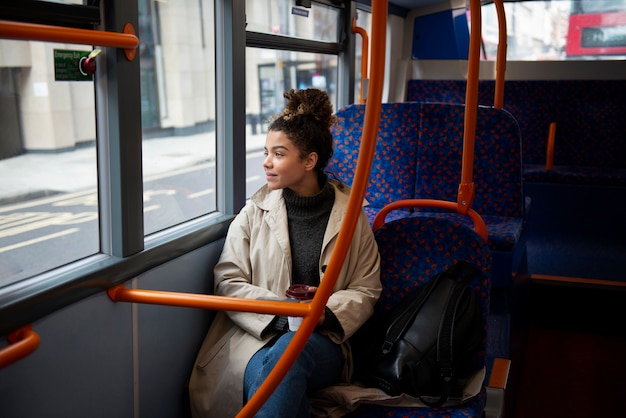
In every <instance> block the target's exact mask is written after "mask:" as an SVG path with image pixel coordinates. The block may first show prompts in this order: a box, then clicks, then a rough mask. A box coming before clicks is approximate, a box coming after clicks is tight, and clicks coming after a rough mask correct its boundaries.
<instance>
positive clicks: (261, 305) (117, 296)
mask: <svg viewBox="0 0 626 418" xmlns="http://www.w3.org/2000/svg"><path fill="white" fill-rule="evenodd" d="M107 293H108V295H109V298H110V299H111V300H112V301H114V302H131V303H145V304H151V305H167V306H178V307H183V308H199V309H217V310H223V311H240V312H257V313H264V314H278V315H285V316H306V315H307V313H308V312H309V306H308V305H309V304H307V303H291V302H279V301H271V300H255V299H241V298H231V297H226V296H216V295H200V294H196V293H182V292H166V291H160V290H144V289H128V288H126V287H124V285H118V286H115V287H112V288H110V289H109V290H107Z"/></svg>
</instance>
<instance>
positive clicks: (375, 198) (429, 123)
mask: <svg viewBox="0 0 626 418" xmlns="http://www.w3.org/2000/svg"><path fill="white" fill-rule="evenodd" d="M364 115H365V105H350V106H347V107H346V108H343V109H340V110H339V111H338V112H337V116H338V118H339V122H338V123H337V124H336V126H335V127H334V130H333V136H334V138H335V154H334V156H333V158H332V159H331V161H329V164H328V167H327V172H328V173H329V175H330V176H331V177H333V176H334V177H336V178H338V179H340V180H341V181H343V182H344V183H346V184H348V185H352V181H353V177H354V172H355V169H356V163H357V159H358V153H359V147H360V140H361V135H362V129H363V120H364ZM463 129H464V106H462V105H458V104H442V103H421V102H404V103H383V104H382V110H381V120H380V124H379V133H378V137H377V143H376V153H375V156H374V161H373V163H372V171H371V176H370V183H369V185H368V187H367V191H366V194H365V198H366V199H367V201H368V202H369V206H368V207H366V208H365V212H366V214H367V215H368V218H369V219H370V223H371V222H373V220H374V217H375V215H376V213H378V211H379V210H380V209H381V208H382V207H384V206H385V205H387V204H389V203H391V202H394V201H397V200H403V199H411V198H418V199H419V198H429V199H439V200H449V201H456V199H457V192H458V185H459V182H460V177H461V163H462V160H461V159H462V151H463ZM475 148H476V157H475V161H474V183H475V187H476V198H475V200H474V203H473V204H472V209H474V210H476V211H477V212H478V213H479V214H480V215H481V216H482V217H483V219H484V220H485V223H486V224H487V232H488V234H489V245H490V247H491V249H493V250H500V251H507V252H508V251H511V250H512V249H513V248H514V247H515V246H516V244H517V243H518V242H519V239H520V236H521V231H522V218H523V209H522V207H523V198H522V183H521V181H522V171H521V159H520V152H521V151H520V138H519V128H518V126H517V124H516V122H515V119H513V118H512V117H511V115H510V114H509V113H508V112H506V111H503V110H498V109H495V108H492V107H480V109H479V115H478V120H477V127H476V147H475ZM411 212H412V211H408V210H407V211H404V212H402V211H394V212H392V213H390V214H389V217H388V220H392V219H395V218H398V217H402V216H407V215H409V214H410V213H411ZM454 215H455V214H447V213H446V214H438V215H437V216H448V217H452V218H454V219H455V220H457V221H460V222H469V221H468V220H466V219H464V217H458V216H454Z"/></svg>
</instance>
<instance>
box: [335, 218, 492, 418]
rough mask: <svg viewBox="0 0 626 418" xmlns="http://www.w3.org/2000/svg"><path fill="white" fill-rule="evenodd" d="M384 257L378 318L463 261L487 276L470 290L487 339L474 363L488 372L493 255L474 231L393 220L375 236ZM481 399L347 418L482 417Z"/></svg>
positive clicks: (371, 410) (372, 410)
mask: <svg viewBox="0 0 626 418" xmlns="http://www.w3.org/2000/svg"><path fill="white" fill-rule="evenodd" d="M374 235H375V238H376V241H377V242H378V246H379V251H380V255H381V281H382V284H383V291H382V294H381V297H380V299H379V301H378V303H377V304H376V306H375V311H376V312H377V313H385V312H388V311H389V310H390V309H392V308H393V307H394V306H396V305H397V304H398V303H399V302H400V301H401V300H402V299H403V298H405V297H406V296H407V295H408V294H410V293H411V292H412V291H413V290H415V289H416V288H417V287H419V286H421V285H422V284H424V283H425V282H426V281H427V280H428V279H429V278H430V277H432V276H433V275H434V274H436V273H438V272H441V271H443V270H445V269H447V268H449V267H450V266H452V265H453V264H454V263H455V262H457V261H459V260H467V261H470V262H472V263H473V264H475V265H476V266H478V267H479V268H480V270H481V271H482V273H483V275H482V277H481V278H479V279H476V280H475V281H474V282H473V283H472V285H473V287H474V289H475V291H476V295H477V296H478V297H479V299H480V304H481V308H482V310H483V324H484V329H485V335H484V338H483V346H482V349H481V350H480V352H479V353H478V355H477V358H476V361H477V362H479V364H481V365H485V366H487V373H488V374H487V375H489V371H490V370H489V369H490V366H489V365H490V363H491V361H490V360H488V357H489V354H488V353H489V349H488V347H487V341H488V339H487V332H488V330H487V324H488V321H487V316H488V313H489V298H490V286H491V283H490V274H491V266H492V258H491V252H490V250H489V248H488V246H487V244H486V243H485V241H484V240H483V239H482V238H480V237H479V236H478V235H477V234H476V233H475V232H474V231H473V230H472V229H470V228H468V227H467V226H465V225H463V224H461V223H459V222H455V221H452V220H450V219H445V218H435V217H420V216H412V217H405V218H401V219H395V220H390V221H388V222H386V223H384V224H383V225H382V226H381V227H380V228H378V229H377V230H375V231H374ZM488 381H489V378H486V379H485V381H484V382H483V385H482V389H481V390H480V393H479V394H478V395H477V396H475V397H473V398H471V399H470V400H469V401H467V402H466V403H463V404H461V405H444V406H442V407H439V408H430V407H427V406H425V405H422V406H401V407H397V406H391V405H384V404H376V405H375V404H365V403H361V404H360V405H359V406H358V407H357V408H356V410H354V411H353V412H351V413H350V414H348V415H346V417H351V418H357V417H358V418H362V417H382V416H384V417H468V416H471V417H478V416H482V413H483V410H484V408H485V405H486V397H487V391H486V386H487V382H488Z"/></svg>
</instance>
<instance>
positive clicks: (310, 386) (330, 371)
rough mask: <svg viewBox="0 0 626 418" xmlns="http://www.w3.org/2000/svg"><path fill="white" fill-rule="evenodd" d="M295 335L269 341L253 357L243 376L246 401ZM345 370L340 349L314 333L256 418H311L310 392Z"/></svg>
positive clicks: (335, 378) (329, 383)
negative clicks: (308, 396)
mask: <svg viewBox="0 0 626 418" xmlns="http://www.w3.org/2000/svg"><path fill="white" fill-rule="evenodd" d="M294 335H295V333H294V332H287V333H286V334H283V335H281V336H279V337H277V338H275V339H273V340H272V341H271V342H269V343H268V344H267V345H266V346H265V347H263V348H261V349H260V350H259V351H257V352H256V354H254V356H252V358H251V359H250V362H249V363H248V366H246V372H245V375H244V399H246V400H248V399H250V398H251V397H252V395H253V394H254V393H255V392H256V391H257V390H258V388H259V387H260V386H261V384H262V383H263V382H264V381H265V378H266V377H267V376H268V375H269V373H270V372H271V371H272V369H273V368H274V365H275V364H276V363H277V362H278V359H279V358H280V356H281V355H282V354H283V352H284V351H285V349H286V348H287V345H288V344H289V342H290V341H291V339H292V338H293V336H294ZM342 369H343V354H342V353H341V347H340V346H339V345H337V344H335V343H333V342H332V341H331V340H330V339H329V338H328V337H326V336H324V335H322V334H318V333H316V332H314V333H313V334H312V335H311V338H309V341H308V342H307V343H306V345H305V346H304V348H303V349H302V352H301V353H300V355H299V356H298V358H297V359H296V362H295V363H294V365H293V367H291V369H289V371H288V372H287V374H286V375H285V378H284V379H283V380H282V382H281V383H280V384H279V385H278V387H277V388H276V390H275V391H274V393H272V395H271V396H270V397H269V399H268V400H267V402H265V404H264V405H263V406H262V407H261V409H260V410H259V412H258V413H257V415H255V417H257V418H260V417H271V418H283V417H284V418H300V417H309V416H310V415H311V405H310V403H309V399H308V398H307V391H314V390H318V389H322V388H324V387H326V386H330V385H332V384H334V383H336V382H338V381H339V379H340V377H341V371H342Z"/></svg>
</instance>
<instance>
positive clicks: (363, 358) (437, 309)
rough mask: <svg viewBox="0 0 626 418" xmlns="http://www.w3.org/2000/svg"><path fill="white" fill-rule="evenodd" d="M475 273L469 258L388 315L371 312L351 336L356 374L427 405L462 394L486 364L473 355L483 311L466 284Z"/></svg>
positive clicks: (477, 347)
mask: <svg viewBox="0 0 626 418" xmlns="http://www.w3.org/2000/svg"><path fill="white" fill-rule="evenodd" d="M479 276H480V272H479V271H478V269H477V268H476V267H475V266H474V265H473V264H471V263H469V262H465V261H460V262H458V263H457V264H455V265H454V266H453V267H452V268H451V269H450V270H448V271H445V272H442V273H439V274H437V275H435V276H434V277H432V278H431V279H430V280H429V281H428V282H427V283H425V284H424V285H422V286H420V287H418V288H417V289H416V291H415V292H413V293H412V294H411V295H409V296H408V297H406V298H405V299H404V300H402V301H401V302H400V303H399V304H398V305H397V306H396V307H394V308H393V309H392V311H391V312H389V314H387V315H386V316H384V317H381V316H376V315H375V316H373V317H372V318H371V319H370V320H369V321H368V322H367V323H366V324H365V325H364V326H363V327H362V328H361V329H360V330H359V332H357V334H355V336H354V337H353V339H352V347H353V352H354V361H355V376H356V378H357V380H359V381H360V382H361V383H363V384H365V385H366V386H370V387H377V388H379V389H382V390H383V391H385V392H386V393H388V394H389V395H392V396H396V395H400V394H402V393H406V394H408V395H411V396H413V397H416V398H420V399H421V400H422V402H424V403H425V404H426V405H429V406H431V407H438V406H441V405H443V404H444V403H445V402H446V401H447V400H448V399H449V398H460V397H461V395H462V390H463V384H464V381H465V380H466V379H467V378H468V377H470V376H472V374H474V373H475V372H476V371H478V370H480V369H482V367H483V366H484V364H478V363H479V361H477V359H478V352H479V350H480V349H481V343H482V341H483V336H484V329H483V320H482V313H481V308H480V304H479V300H478V298H477V297H476V296H475V294H474V291H473V289H472V288H471V287H470V285H469V283H470V282H471V281H472V280H473V279H474V278H476V277H479Z"/></svg>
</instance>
